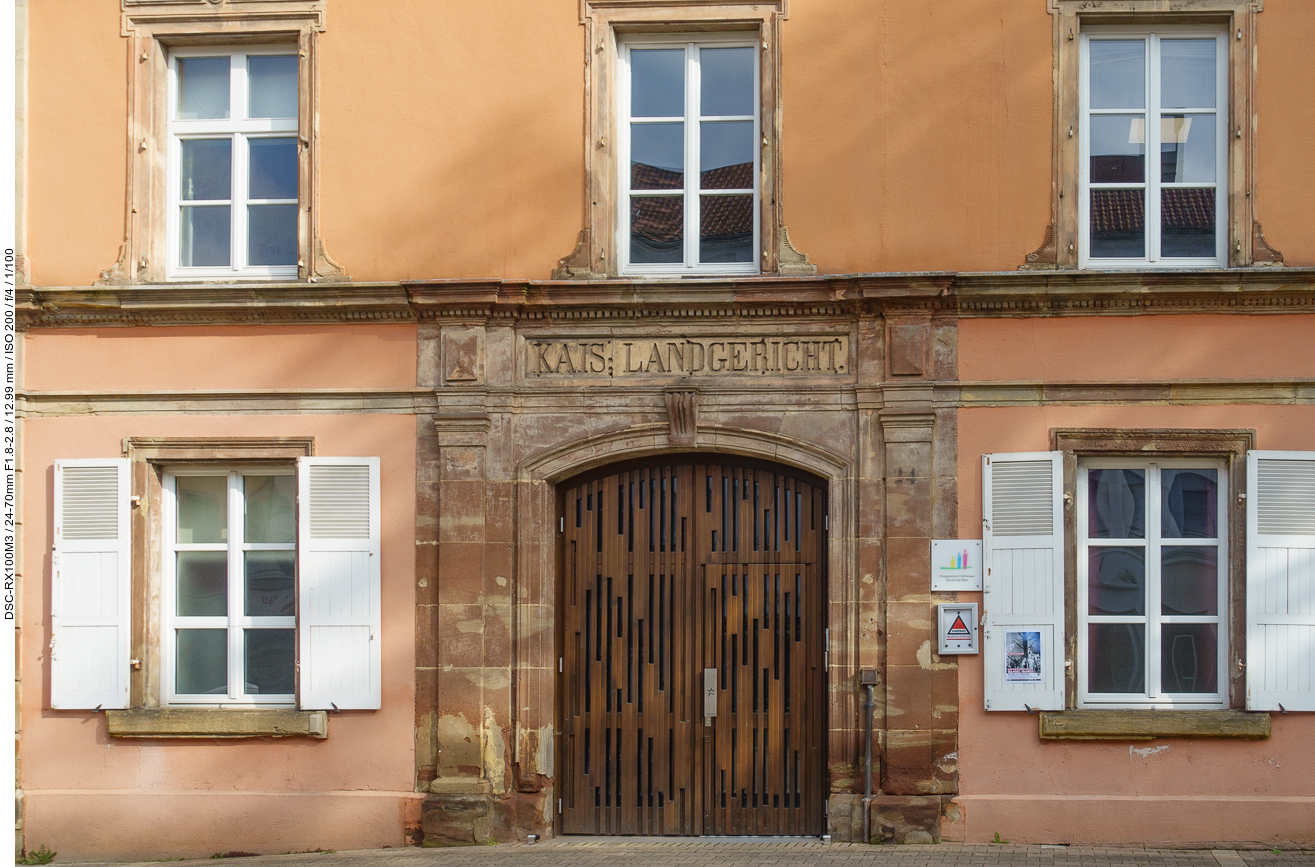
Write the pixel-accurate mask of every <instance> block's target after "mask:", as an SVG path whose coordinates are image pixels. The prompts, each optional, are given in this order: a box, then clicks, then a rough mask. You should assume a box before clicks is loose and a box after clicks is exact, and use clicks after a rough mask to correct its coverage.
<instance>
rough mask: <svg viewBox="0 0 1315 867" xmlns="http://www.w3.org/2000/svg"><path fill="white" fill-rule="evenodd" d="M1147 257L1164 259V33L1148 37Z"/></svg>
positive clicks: (1151, 260) (1156, 260) (1151, 259)
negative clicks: (1161, 44) (1162, 234)
mask: <svg viewBox="0 0 1315 867" xmlns="http://www.w3.org/2000/svg"><path fill="white" fill-rule="evenodd" d="M1146 65H1147V67H1148V68H1147V70H1146V91H1147V92H1146V194H1145V195H1146V258H1147V261H1149V262H1159V261H1160V235H1161V232H1160V224H1161V218H1160V204H1161V198H1162V197H1161V193H1160V180H1161V172H1162V168H1161V160H1162V158H1163V157H1162V156H1161V147H1162V146H1161V143H1160V137H1161V131H1162V130H1161V124H1162V123H1163V119H1162V118H1161V114H1160V35H1159V34H1158V33H1150V34H1147V37H1146Z"/></svg>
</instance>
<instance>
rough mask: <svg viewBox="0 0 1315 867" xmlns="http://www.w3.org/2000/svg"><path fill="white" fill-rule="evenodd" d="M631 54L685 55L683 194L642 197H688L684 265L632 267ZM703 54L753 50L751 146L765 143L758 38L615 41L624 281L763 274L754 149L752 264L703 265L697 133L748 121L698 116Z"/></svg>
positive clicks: (758, 162) (758, 156)
mask: <svg viewBox="0 0 1315 867" xmlns="http://www.w3.org/2000/svg"><path fill="white" fill-rule="evenodd" d="M632 48H683V49H684V50H685V116H684V117H683V118H680V120H681V121H682V122H683V123H684V125H685V172H684V176H685V186H684V189H683V190H681V191H676V190H671V191H656V190H654V191H644V193H643V195H644V196H645V197H648V196H650V195H658V196H661V195H684V197H685V219H684V237H685V256H684V261H683V262H681V263H638V264H631V262H630V198H631V197H630V123H631V117H630V52H631V50H632ZM703 48H752V49H753V52H754V54H753V57H754V62H753V89H754V100H753V140H754V142H755V143H758V142H761V141H762V137H763V134H762V80H761V79H762V69H761V66H762V58H761V54H760V51H761V47H760V46H759V44H758V39H757V35H756V34H746V33H734V32H732V33H707V34H703V33H699V34H682V35H669V34H656V33H652V34H625V35H620V36H618V41H617V79H618V81H617V88H616V91H617V121H616V130H617V140H618V141H617V144H618V147H617V155H618V158H617V164H616V169H617V178H616V183H617V191H618V196H617V215H616V250H617V259H618V261H619V262H620V273H621V274H622V275H624V276H651V277H672V276H683V275H688V276H704V275H708V276H718V275H753V274H759V273H761V271H762V261H761V260H762V258H763V244H762V226H761V223H762V216H761V213H760V212H761V207H760V204H761V203H760V196H761V190H760V188H761V186H762V148H761V147H758V146H756V145H755V147H754V149H753V178H754V186H753V191H752V197H753V208H752V210H753V246H752V249H753V258H752V260H751V261H749V262H710V263H706V264H705V263H700V262H699V261H698V257H699V237H700V236H699V229H700V216H699V214H700V202H701V200H702V195H703V192H702V191H701V190H700V188H699V186H700V175H701V172H700V171H699V165H700V162H699V132H700V121H701V120H716V119H720V120H747V119H748V117H747V116H740V115H735V116H728V117H716V118H713V117H709V118H703V117H701V116H700V110H701V108H700V103H699V101H700V97H701V93H700V86H699V84H700V81H699V51H700V50H701V49H703ZM674 120H676V118H645V119H644V121H645V122H670V121H674ZM725 192H727V191H724V190H709V191H708V194H709V195H717V194H724V193H725Z"/></svg>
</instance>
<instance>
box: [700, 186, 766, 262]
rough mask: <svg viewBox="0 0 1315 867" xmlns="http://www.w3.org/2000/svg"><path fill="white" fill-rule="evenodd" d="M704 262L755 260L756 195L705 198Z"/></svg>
mask: <svg viewBox="0 0 1315 867" xmlns="http://www.w3.org/2000/svg"><path fill="white" fill-rule="evenodd" d="M700 206H701V211H702V213H701V214H700V215H699V261H700V262H752V261H753V196H752V195H739V196H703V197H702V199H701V200H700Z"/></svg>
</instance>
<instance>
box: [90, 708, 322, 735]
mask: <svg viewBox="0 0 1315 867" xmlns="http://www.w3.org/2000/svg"><path fill="white" fill-rule="evenodd" d="M105 720H106V723H107V724H108V726H109V732H110V737H114V738H292V737H301V738H319V739H323V738H327V737H328V736H329V715H328V712H327V711H322V710H310V711H304V710H292V709H286V710H284V709H279V710H272V709H271V710H265V709H260V710H254V709H252V710H248V709H239V708H197V709H183V708H134V709H132V710H110V711H106V712H105Z"/></svg>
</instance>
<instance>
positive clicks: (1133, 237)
mask: <svg viewBox="0 0 1315 867" xmlns="http://www.w3.org/2000/svg"><path fill="white" fill-rule="evenodd" d="M1145 255H1146V196H1145V193H1144V192H1143V191H1142V190H1092V191H1091V256H1092V258H1095V259H1140V258H1141V257H1143V256H1145Z"/></svg>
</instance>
